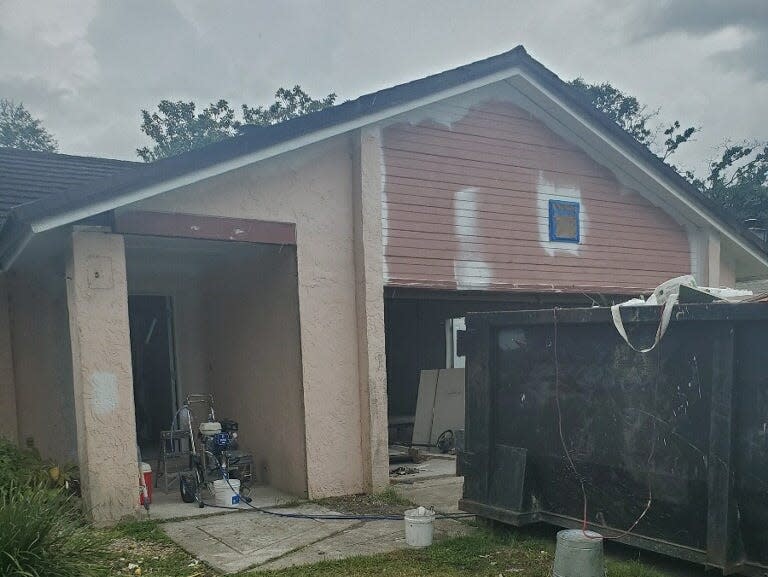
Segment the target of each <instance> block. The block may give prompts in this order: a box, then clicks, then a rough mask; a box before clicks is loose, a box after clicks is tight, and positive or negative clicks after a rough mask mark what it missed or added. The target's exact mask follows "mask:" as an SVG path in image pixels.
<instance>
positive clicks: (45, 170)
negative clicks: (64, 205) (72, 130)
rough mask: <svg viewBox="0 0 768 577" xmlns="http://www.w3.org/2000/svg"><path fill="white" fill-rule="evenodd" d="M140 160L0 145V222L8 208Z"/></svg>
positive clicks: (89, 181) (124, 169)
mask: <svg viewBox="0 0 768 577" xmlns="http://www.w3.org/2000/svg"><path fill="white" fill-rule="evenodd" d="M141 164H142V163H140V162H130V161H127V160H114V159H111V158H93V157H88V156H71V155H68V154H55V153H52V152H33V151H29V150H16V149H13V148H0V225H2V223H3V222H5V219H6V218H7V216H8V213H9V212H10V210H11V209H12V208H14V207H16V206H21V205H23V204H28V203H30V202H34V201H36V200H40V199H41V198H47V197H51V196H56V195H59V194H61V193H62V192H64V191H65V190H67V189H70V188H78V187H85V186H87V185H91V184H93V183H94V182H96V181H99V180H102V179H104V178H105V177H109V176H114V175H116V174H123V173H125V172H127V171H129V170H132V169H135V168H136V167H137V166H141Z"/></svg>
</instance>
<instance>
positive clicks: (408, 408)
mask: <svg viewBox="0 0 768 577" xmlns="http://www.w3.org/2000/svg"><path fill="white" fill-rule="evenodd" d="M596 299H600V300H599V301H598V300H596ZM614 300H616V298H615V297H605V296H597V295H587V294H573V295H566V294H546V293H541V294H530V293H519V294H509V293H506V294H504V293H498V294H496V293H489V292H487V291H486V292H472V291H446V290H426V289H412V288H396V287H389V288H387V289H385V294H384V321H385V331H386V356H387V399H388V407H387V408H388V419H389V441H390V445H391V446H392V447H391V451H390V457H391V461H393V463H394V461H398V462H399V461H400V460H401V459H400V455H401V453H402V451H401V450H400V449H401V448H402V447H409V446H413V447H414V448H420V449H421V450H423V451H426V452H430V451H431V452H439V449H438V448H437V447H429V446H424V445H425V444H429V443H434V442H435V441H436V440H437V437H438V436H439V435H440V434H441V433H442V432H443V430H442V429H441V428H442V427H447V426H448V425H446V423H450V426H451V427H461V428H463V411H462V410H461V403H463V387H459V386H458V384H457V382H458V383H459V384H460V382H461V381H462V380H463V373H462V371H464V357H463V356H461V355H459V351H458V347H457V341H458V337H457V333H458V332H459V331H461V330H464V319H465V316H466V314H467V313H469V312H490V311H505V310H506V311H509V310H524V309H529V310H530V309H543V308H552V307H554V306H558V307H575V306H581V307H589V306H592V305H593V304H594V303H595V302H601V303H604V304H607V303H612V302H613V301H614ZM618 300H619V301H620V300H626V297H618ZM425 371H429V372H430V375H423V373H424V372H425ZM438 371H439V375H437V372H438ZM450 372H454V373H455V374H453V375H451V374H449V373H450ZM422 377H424V378H422ZM438 377H439V378H440V379H442V381H443V382H444V384H445V387H443V386H440V387H436V386H435V382H434V381H435V380H436V378H438ZM430 379H431V380H430ZM422 382H423V383H424V385H425V386H426V387H431V388H430V389H429V394H427V395H425V396H424V395H423V397H424V398H422V399H421V401H424V400H426V402H420V398H419V389H420V385H421V384H422ZM459 388H461V391H459ZM459 392H460V394H461V396H462V400H461V403H459V402H458V401H457V400H456V399H455V398H453V397H454V396H455V395H456V394H459ZM443 394H444V395H445V397H444V398H442V399H441V398H440V396H441V395H443ZM441 401H443V402H442V403H441ZM443 410H445V411H447V412H446V413H445V414H438V413H441V412H442V411H443ZM435 427H437V429H435ZM438 429H439V430H438Z"/></svg>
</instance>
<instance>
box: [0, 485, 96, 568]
mask: <svg viewBox="0 0 768 577" xmlns="http://www.w3.org/2000/svg"><path fill="white" fill-rule="evenodd" d="M71 499H72V498H71V497H69V496H67V495H66V494H65V493H64V492H62V491H61V490H57V489H49V488H47V487H46V486H44V485H39V486H28V487H19V486H17V485H15V484H11V485H8V486H4V487H1V488H0V575H3V576H5V577H90V576H97V575H100V574H101V573H100V569H99V568H100V567H101V566H102V565H103V561H104V559H105V558H106V553H105V551H106V549H105V547H106V542H105V539H104V538H103V536H102V535H100V534H98V533H97V532H95V531H93V530H92V529H91V528H90V527H88V526H87V525H86V523H85V521H84V519H83V517H82V515H81V514H80V513H79V511H78V509H77V507H75V506H74V504H73V503H72V502H71Z"/></svg>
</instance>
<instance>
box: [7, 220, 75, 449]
mask: <svg viewBox="0 0 768 577" xmlns="http://www.w3.org/2000/svg"><path fill="white" fill-rule="evenodd" d="M68 245H69V236H68V232H65V233H63V234H62V233H58V232H56V233H52V234H45V235H42V236H40V237H38V238H37V239H35V243H34V245H32V246H30V247H29V250H28V252H27V253H26V254H25V255H24V256H25V258H24V259H23V260H22V261H19V262H18V263H17V266H16V267H15V268H14V269H13V270H12V271H11V272H10V273H9V281H8V282H9V303H10V313H11V326H12V344H13V358H14V373H15V380H16V404H17V409H18V429H19V442H20V443H22V444H26V443H27V441H28V440H30V439H31V440H32V442H33V443H34V446H35V447H37V448H38V449H39V451H40V453H41V454H42V455H43V457H46V458H52V459H55V460H57V461H60V462H69V463H74V462H77V440H76V429H75V408H74V391H73V384H72V356H71V352H70V350H71V347H70V335H69V315H68V311H67V291H66V284H65V270H64V268H65V264H64V263H65V257H64V254H63V250H62V249H65V248H66V247H67V246H68Z"/></svg>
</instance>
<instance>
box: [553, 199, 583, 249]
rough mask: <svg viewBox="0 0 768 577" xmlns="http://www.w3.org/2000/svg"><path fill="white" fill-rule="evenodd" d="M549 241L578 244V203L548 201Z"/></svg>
mask: <svg viewBox="0 0 768 577" xmlns="http://www.w3.org/2000/svg"><path fill="white" fill-rule="evenodd" d="M549 240H552V241H555V242H576V243H578V242H579V203H578V202H568V201H565V200H550V201H549Z"/></svg>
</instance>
